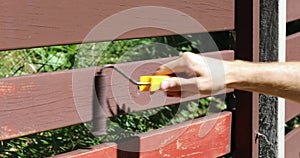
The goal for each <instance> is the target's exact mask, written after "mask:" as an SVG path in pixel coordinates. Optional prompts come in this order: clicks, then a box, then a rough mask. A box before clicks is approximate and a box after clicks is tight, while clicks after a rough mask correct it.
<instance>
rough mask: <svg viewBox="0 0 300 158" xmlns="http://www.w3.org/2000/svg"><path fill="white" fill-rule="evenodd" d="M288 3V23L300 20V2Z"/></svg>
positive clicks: (289, 0) (296, 0) (290, 0)
mask: <svg viewBox="0 0 300 158" xmlns="http://www.w3.org/2000/svg"><path fill="white" fill-rule="evenodd" d="M286 3H287V9H286V15H287V19H286V20H287V22H291V21H293V20H297V19H300V10H299V8H300V2H299V0H287V1H286Z"/></svg>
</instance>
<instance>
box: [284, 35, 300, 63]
mask: <svg viewBox="0 0 300 158" xmlns="http://www.w3.org/2000/svg"><path fill="white" fill-rule="evenodd" d="M299 43H300V32H298V33H295V34H292V35H289V36H287V38H286V60H287V61H300V53H299V50H300V45H299Z"/></svg>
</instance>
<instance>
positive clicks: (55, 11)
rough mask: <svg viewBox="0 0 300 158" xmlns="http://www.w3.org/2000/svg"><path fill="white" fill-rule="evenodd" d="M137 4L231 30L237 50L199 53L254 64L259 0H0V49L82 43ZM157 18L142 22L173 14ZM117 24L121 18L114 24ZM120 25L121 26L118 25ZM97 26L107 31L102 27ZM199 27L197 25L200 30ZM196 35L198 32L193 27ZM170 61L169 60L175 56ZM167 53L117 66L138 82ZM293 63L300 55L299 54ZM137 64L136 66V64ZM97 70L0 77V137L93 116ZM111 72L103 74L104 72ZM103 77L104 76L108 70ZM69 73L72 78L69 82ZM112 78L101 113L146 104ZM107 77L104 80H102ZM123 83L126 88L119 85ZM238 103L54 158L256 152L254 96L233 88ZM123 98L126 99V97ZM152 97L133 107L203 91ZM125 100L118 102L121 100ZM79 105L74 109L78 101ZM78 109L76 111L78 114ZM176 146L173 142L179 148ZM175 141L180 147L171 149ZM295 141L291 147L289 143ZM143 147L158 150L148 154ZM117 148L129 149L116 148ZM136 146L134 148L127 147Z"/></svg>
mask: <svg viewBox="0 0 300 158" xmlns="http://www.w3.org/2000/svg"><path fill="white" fill-rule="evenodd" d="M299 5H300V3H299V2H298V1H297V0H289V1H288V3H287V7H288V9H287V11H288V12H287V20H288V22H290V21H294V20H297V19H300V11H299V9H297V8H299V7H297V6H299ZM141 6H160V7H167V8H172V9H175V10H178V11H181V12H183V13H185V14H179V15H177V16H183V17H184V16H186V14H187V15H189V16H191V17H193V18H194V19H195V20H197V21H198V22H199V23H201V24H202V25H203V26H204V27H205V29H206V31H209V32H217V31H234V32H235V33H236V49H235V50H223V51H220V52H209V53H203V55H207V56H211V57H217V56H218V55H220V54H221V56H222V58H223V59H225V60H233V59H243V60H249V61H259V10H260V9H259V1H258V0H247V1H240V0H235V1H234V0H223V1H219V0H199V1H186V0H179V1H176V2H175V1H172V0H166V1H157V0H154V1H148V0H140V1H137V0H130V1H121V0H117V1H104V2H103V1H97V0H90V1H85V0H75V1H71V0H64V1H59V0H43V1H38V0H26V1H22V2H19V1H16V0H10V1H5V0H0V8H1V10H0V26H1V27H0V35H1V36H0V50H10V49H19V48H32V47H39V46H51V45H61V44H72V43H81V42H83V40H84V38H85V36H86V35H87V34H88V33H89V31H90V30H91V29H92V28H93V27H94V26H95V25H97V24H98V23H99V22H101V21H103V20H105V19H106V18H107V17H109V16H110V15H112V14H115V13H117V12H120V11H122V10H125V9H130V8H133V7H141ZM141 17H143V16H142V15H134V16H133V21H135V22H139V21H140V20H141ZM164 20H165V21H161V20H160V19H156V18H149V19H147V21H148V23H157V24H158V25H164V24H166V23H172V19H164ZM120 24H121V23H120ZM121 25H122V24H121ZM105 27H106V28H104V29H110V28H111V27H112V26H110V25H107V26H105ZM202 31H203V30H202ZM198 32H201V30H199V31H198ZM198 32H197V30H193V29H182V30H179V31H178V32H176V33H179V34H189V33H198ZM173 34H174V32H171V31H168V30H163V29H157V28H139V29H136V30H132V31H130V32H127V33H125V34H122V35H121V36H118V37H117V39H131V38H141V37H153V36H166V35H173ZM299 37H300V34H299V33H296V34H293V35H290V36H288V37H287V54H288V55H287V59H288V60H295V59H296V60H297V59H298V58H299V57H297V55H296V54H294V53H296V52H297V50H298V49H297V48H298V47H299V44H298V43H299V42H300V38H299ZM105 40H114V39H112V38H111V37H110V36H108V35H105V34H104V35H103V36H95V38H91V39H88V40H85V41H84V42H93V41H105ZM175 58H176V57H175ZM173 59H174V57H173V58H161V59H152V60H146V61H137V62H131V63H123V64H119V65H118V66H119V67H120V68H122V69H124V70H125V71H126V72H129V71H133V70H132V68H133V67H134V66H135V65H140V67H138V68H136V69H135V70H134V72H133V74H132V77H133V78H135V79H138V77H139V76H141V75H149V74H151V73H152V72H154V71H155V69H156V68H157V67H158V65H160V64H162V63H165V62H167V61H170V60H173ZM298 60H300V59H298ZM141 63H142V64H141ZM100 68H101V67H91V68H85V69H74V70H68V71H59V72H52V73H41V74H35V75H28V76H20V77H9V78H3V79H0V140H7V139H11V138H16V137H20V136H24V135H28V134H33V133H37V132H41V131H47V130H51V129H56V128H60V127H65V126H69V125H74V124H78V123H82V122H87V121H90V120H91V119H92V118H91V116H92V105H93V100H94V97H95V96H94V95H93V88H94V85H93V78H94V76H95V73H96V71H98V70H99V69H100ZM111 73H112V71H108V74H111ZM108 76H109V75H108ZM74 77H76V80H74ZM115 78H117V80H116V83H114V84H107V100H108V102H109V107H105V112H106V115H107V117H110V116H112V114H111V111H113V112H116V111H117V109H118V108H122V107H120V105H123V104H125V106H126V109H127V110H126V109H124V111H125V112H126V113H128V112H130V110H128V109H135V107H136V105H134V104H130V103H134V102H138V103H140V102H143V101H145V102H147V101H149V93H143V94H142V95H135V94H136V91H137V88H136V86H134V85H131V84H130V83H129V81H127V80H125V79H123V78H122V77H115ZM109 80H111V79H109ZM124 83H126V84H127V85H129V86H128V87H126V86H124ZM122 87H123V88H127V89H128V88H129V92H130V94H128V91H123V92H120V93H119V94H118V95H113V94H112V93H113V89H116V88H118V89H122ZM232 91H233V90H227V92H226V93H229V92H232ZM234 93H235V95H236V102H237V104H238V106H235V105H228V106H229V107H231V108H230V109H228V111H225V112H221V113H220V114H216V115H212V116H207V117H203V118H199V119H195V120H193V121H192V123H181V124H178V125H173V126H168V127H165V128H162V129H158V130H154V131H150V132H146V133H142V134H138V135H136V136H133V137H131V138H128V139H125V140H121V141H119V142H112V143H105V144H101V145H97V146H94V147H91V149H88V150H87V149H82V150H77V151H73V152H69V153H66V154H62V155H58V156H57V157H155V156H156V157H164V156H169V157H183V156H185V157H218V156H222V155H226V154H228V153H231V155H233V156H234V157H257V156H258V146H257V143H256V141H255V136H256V131H258V100H259V99H258V94H256V93H250V92H244V91H235V92H234ZM128 95H129V97H128ZM156 97H157V98H154V99H153V98H152V99H153V100H158V101H154V102H153V103H152V104H151V105H150V106H147V107H140V108H139V110H145V109H150V108H154V107H160V106H165V105H170V104H174V103H179V102H182V101H188V100H193V99H197V98H201V97H207V96H197V97H195V96H194V97H190V98H186V99H183V100H180V99H178V98H177V99H174V98H169V97H166V101H165V102H160V101H159V98H162V97H165V96H164V95H163V94H160V95H157V96H156ZM124 98H125V99H124ZM78 105H79V106H78ZM78 109H80V111H82V112H83V113H80V114H78ZM299 113H300V106H298V105H295V104H294V103H291V102H287V105H286V121H288V120H290V119H291V118H293V117H295V116H296V115H298V114H299ZM203 124H211V125H212V129H211V130H210V132H209V133H208V134H207V135H206V136H205V137H199V136H198V133H197V131H199V129H200V128H201V126H202V125H203ZM178 132H182V133H181V134H180V135H179V136H178V138H175V139H174V141H171V142H170V143H169V144H167V145H164V146H161V144H162V141H164V140H168V139H170V138H172V136H173V135H174V133H178ZM299 140H300V131H299V128H297V129H295V130H293V131H292V132H290V133H288V135H287V136H286V156H287V157H294V156H295V155H298V154H299V148H295V146H297V145H296V144H299V143H298V142H299ZM179 144H180V145H179ZM178 145H179V146H178ZM293 146H294V147H293ZM149 147H153V148H154V147H158V148H154V150H151V151H147V150H146V149H147V148H149ZM120 148H125V149H128V150H129V151H126V150H118V149H120ZM130 149H135V150H137V149H138V151H140V152H130Z"/></svg>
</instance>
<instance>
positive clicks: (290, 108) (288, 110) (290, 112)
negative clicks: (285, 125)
mask: <svg viewBox="0 0 300 158" xmlns="http://www.w3.org/2000/svg"><path fill="white" fill-rule="evenodd" d="M299 114H300V104H299V103H296V102H293V101H289V100H286V101H285V122H288V121H289V120H291V119H292V118H294V117H296V116H297V115H299Z"/></svg>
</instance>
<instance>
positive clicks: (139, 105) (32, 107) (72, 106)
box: [0, 51, 234, 140]
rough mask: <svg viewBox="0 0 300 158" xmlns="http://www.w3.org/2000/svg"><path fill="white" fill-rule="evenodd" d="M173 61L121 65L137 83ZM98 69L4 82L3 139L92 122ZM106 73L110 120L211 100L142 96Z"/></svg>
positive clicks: (0, 101) (0, 89)
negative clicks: (121, 115) (124, 114)
mask: <svg viewBox="0 0 300 158" xmlns="http://www.w3.org/2000/svg"><path fill="white" fill-rule="evenodd" d="M203 55H205V56H210V57H215V58H223V59H225V60H233V56H234V54H233V51H221V52H212V53H204V54H203ZM175 58H176V57H173V58H161V59H152V60H144V61H138V62H131V63H124V64H119V65H118V66H119V67H120V68H121V69H123V70H124V71H125V72H126V73H128V74H129V75H131V76H132V77H133V78H135V79H136V80H138V78H139V76H142V75H150V74H152V73H153V72H155V70H156V69H157V68H158V66H159V65H160V64H162V63H165V62H168V61H171V60H174V59H175ZM99 69H100V67H97V68H96V67H92V68H86V69H75V70H72V71H60V72H53V73H42V74H36V75H29V76H22V77H11V78H3V79H0V140H5V139H9V138H14V137H19V136H23V135H27V134H32V133H37V132H41V131H45V130H50V129H55V128H59V127H64V126H68V125H73V124H77V123H82V122H86V121H89V120H91V114H92V105H93V102H94V101H95V100H96V98H95V97H94V95H93V93H94V91H93V87H94V84H93V83H94V81H93V80H94V75H95V73H96V71H98V70H99ZM104 73H105V74H106V75H107V76H108V79H107V87H106V91H107V92H106V93H107V102H108V107H105V111H106V114H107V117H109V116H113V115H117V114H120V113H129V112H134V111H140V110H145V109H150V108H154V107H159V106H164V105H170V104H174V103H179V102H184V101H188V100H192V99H197V98H201V97H206V96H207V95H195V96H192V97H187V98H184V99H178V98H170V97H166V96H165V95H164V94H163V93H162V92H157V93H154V94H150V93H148V92H144V93H140V92H138V89H137V86H135V85H133V84H131V83H130V82H129V81H128V80H126V79H124V78H123V77H122V76H120V75H119V74H118V73H116V72H115V71H113V72H112V71H111V70H107V71H106V70H105V71H104ZM229 91H231V90H227V92H229ZM220 93H225V91H222V92H220Z"/></svg>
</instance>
